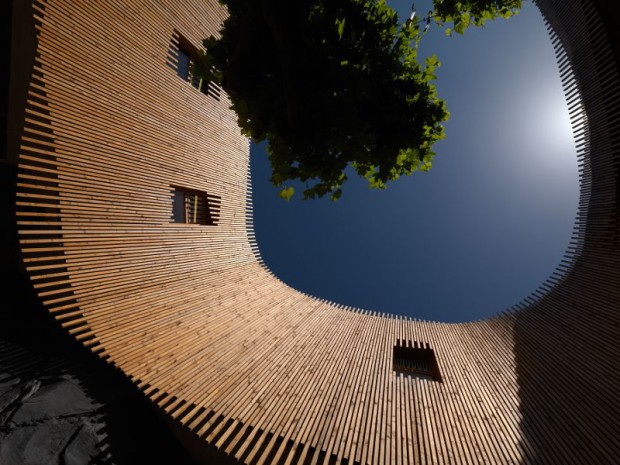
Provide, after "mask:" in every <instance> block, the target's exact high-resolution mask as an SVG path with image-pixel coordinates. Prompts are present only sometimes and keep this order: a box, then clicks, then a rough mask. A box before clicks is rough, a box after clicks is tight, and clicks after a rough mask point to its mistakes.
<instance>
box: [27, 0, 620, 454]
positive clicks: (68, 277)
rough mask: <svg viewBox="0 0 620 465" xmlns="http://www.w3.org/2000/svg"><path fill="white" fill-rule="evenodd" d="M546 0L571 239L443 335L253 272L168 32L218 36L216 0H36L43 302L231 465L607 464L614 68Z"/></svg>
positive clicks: (251, 252) (590, 30)
mask: <svg viewBox="0 0 620 465" xmlns="http://www.w3.org/2000/svg"><path fill="white" fill-rule="evenodd" d="M539 3H540V5H541V9H542V10H543V12H544V13H545V15H546V17H547V18H548V21H549V27H550V33H551V37H552V41H553V43H554V45H555V47H556V51H557V54H558V59H559V66H560V71H561V73H562V78H563V82H564V85H565V90H566V93H567V98H568V101H569V104H570V106H571V112H572V119H573V126H574V128H575V131H576V139H577V143H578V144H579V145H578V147H579V156H580V170H581V174H582V180H581V182H582V196H581V204H580V210H579V214H578V217H577V222H576V229H575V234H574V241H573V243H572V244H571V247H570V249H569V250H568V251H567V255H566V258H565V260H564V261H563V262H562V263H561V264H560V265H559V267H558V270H557V271H556V272H555V273H554V274H553V275H552V276H551V277H550V280H549V281H548V282H547V283H544V284H543V285H542V287H541V288H540V289H539V290H537V291H536V292H534V293H533V294H532V296H530V297H528V298H526V299H525V300H524V301H523V303H521V304H519V305H518V306H516V307H515V308H513V309H509V310H508V311H506V312H504V313H503V314H501V315H498V316H497V317H493V318H490V319H488V320H484V321H479V322H472V323H467V324H458V325H455V324H443V323H434V322H426V321H418V320H412V319H404V318H401V317H393V316H389V315H383V314H377V313H376V312H369V311H363V310H359V309H353V308H348V307H345V306H342V305H338V304H334V303H331V302H326V301H324V300H321V299H317V298H314V297H312V296H308V295H304V294H302V293H300V292H297V291H295V290H293V289H291V288H290V287H288V286H287V285H285V284H284V283H282V282H281V281H280V280H278V279H277V277H275V276H273V274H272V273H270V272H269V270H268V269H266V268H265V266H264V265H263V263H262V261H261V260H260V256H259V251H258V248H257V246H256V244H255V241H254V235H253V232H252V225H251V222H252V211H251V188H250V186H249V177H248V166H249V163H248V153H249V151H248V142H247V140H246V139H244V138H243V137H242V136H241V135H240V134H239V130H238V129H237V127H236V123H235V116H234V114H233V113H232V112H231V111H230V110H229V109H228V106H229V104H230V102H229V101H228V100H227V98H226V96H225V95H223V94H222V95H221V98H220V100H219V101H218V100H216V99H214V98H212V97H210V96H208V95H205V94H203V93H201V92H200V91H198V90H197V89H196V88H194V87H193V86H192V85H191V83H189V82H186V81H185V80H183V79H181V78H180V77H179V76H178V75H177V73H176V71H175V69H173V68H174V67H171V66H168V65H167V63H169V60H170V58H169V50H170V46H171V45H170V44H171V43H174V41H175V40H177V41H178V37H179V35H181V36H182V37H183V38H184V40H187V41H189V42H190V43H191V44H193V45H194V46H195V47H199V46H200V43H201V40H202V38H204V37H206V36H208V35H210V34H215V33H216V32H217V29H218V26H219V24H220V23H221V21H222V20H223V18H224V17H225V12H224V11H223V9H222V8H221V7H220V6H219V4H217V2H215V1H206V2H205V1H200V0H184V1H181V0H131V1H129V0H108V1H93V2H75V1H70V0H40V1H39V0H36V1H34V2H33V14H34V16H35V18H36V22H37V38H38V49H37V58H36V64H35V68H34V70H33V74H32V80H31V84H30V93H29V100H28V106H27V119H26V122H25V135H24V137H23V145H22V150H21V164H20V168H19V169H20V174H19V186H18V188H19V194H18V195H19V197H18V219H19V228H20V238H21V247H22V254H23V258H24V262H25V264H26V266H27V268H28V272H29V274H30V276H31V278H32V281H33V283H34V286H35V288H36V289H37V291H38V293H39V296H40V297H41V299H42V300H43V301H44V302H45V304H46V305H47V307H48V308H49V310H50V312H51V313H52V314H53V315H54V316H55V317H56V318H57V319H58V322H59V324H61V325H62V326H63V327H64V328H65V329H66V330H67V331H68V332H69V333H71V334H73V335H74V336H75V337H76V338H77V339H78V340H80V341H82V342H83V343H84V344H85V345H86V346H88V347H90V348H91V349H92V351H93V352H94V353H96V354H98V355H99V356H100V357H102V358H104V359H106V360H107V361H108V362H109V363H112V364H114V365H115V366H118V367H119V368H120V369H121V370H122V371H123V372H124V373H126V374H127V376H128V377H130V378H131V379H132V380H133V381H134V382H135V384H136V385H137V386H138V388H139V389H141V390H142V391H143V392H144V394H145V395H147V396H148V397H149V398H151V399H152V400H153V402H155V403H156V404H157V405H158V406H159V407H160V408H161V409H163V410H164V411H165V412H166V413H167V415H169V416H170V418H172V419H173V420H174V421H176V422H179V423H180V424H182V425H184V426H185V427H186V428H187V429H188V430H190V431H192V432H193V433H195V434H196V435H198V436H199V437H201V438H202V439H203V440H204V441H206V442H208V443H209V444H212V445H215V446H216V447H217V448H218V449H220V450H221V451H223V452H224V453H226V454H228V455H229V456H231V457H235V458H236V459H238V460H239V462H241V463H248V464H271V463H274V464H291V463H303V464H310V463H313V464H314V463H323V464H328V463H329V464H332V463H334V464H335V463H342V464H357V463H359V464H386V463H416V464H417V463H420V464H438V463H467V464H478V463H493V464H495V463H605V461H607V462H608V463H612V461H613V458H614V457H617V456H618V455H617V453H618V452H619V449H620V447H619V440H618V435H617V434H616V433H617V432H618V431H620V425H618V418H619V417H620V405H619V401H618V398H617V395H613V394H614V393H616V394H617V388H616V386H617V385H618V381H619V380H618V376H619V375H618V371H617V370H615V369H614V368H615V366H616V364H617V362H618V358H619V357H618V352H619V351H618V344H617V341H618V316H617V310H618V306H619V303H620V291H619V289H620V286H619V285H618V284H619V283H620V274H619V272H618V271H619V266H618V265H619V263H620V260H619V251H620V236H619V233H618V231H619V228H618V207H617V199H616V197H615V192H616V186H617V179H618V163H619V162H618V126H619V122H618V121H619V119H618V117H617V115H618V106H619V93H618V76H617V74H616V71H615V67H613V66H607V64H606V60H609V57H608V53H609V50H608V48H607V45H606V41H605V36H604V29H603V28H602V27H600V25H599V24H598V22H597V19H596V14H595V11H594V10H593V9H592V8H591V6H589V2H583V4H584V5H585V6H582V4H581V2H578V1H571V2H564V1H559V0H558V1H555V0H539ZM575 77H576V78H575ZM173 187H177V188H184V189H188V190H194V191H200V192H207V193H209V195H213V196H215V197H214V198H218V199H219V219H218V222H217V224H215V225H199V224H181V223H174V222H172V221H171V218H172V203H173V198H172V197H173ZM402 341H405V342H402ZM409 341H417V342H418V343H420V344H423V345H424V346H425V347H426V345H428V347H429V348H431V349H433V351H434V354H435V356H436V359H437V365H438V369H439V372H440V379H441V382H437V381H431V380H429V379H426V378H424V377H416V376H413V375H410V374H407V373H404V372H403V371H402V370H400V371H395V370H394V367H393V348H394V346H395V345H398V344H405V345H411V344H412V342H409ZM577 366H579V367H581V368H579V370H580V371H579V374H577V373H576V370H577V369H578V368H576V367H577ZM584 397H585V398H584ZM580 400H581V402H582V404H581V405H582V409H581V411H580V413H581V414H580V415H578V416H575V410H576V405H575V402H579V401H580ZM571 402H572V404H571ZM540 412H544V414H539V413H540ZM571 457H575V461H572V462H571V460H570V458H571ZM567 460H568V461H567Z"/></svg>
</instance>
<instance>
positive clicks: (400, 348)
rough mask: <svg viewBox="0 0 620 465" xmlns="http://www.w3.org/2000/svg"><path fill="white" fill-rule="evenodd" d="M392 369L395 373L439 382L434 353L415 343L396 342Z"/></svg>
mask: <svg viewBox="0 0 620 465" xmlns="http://www.w3.org/2000/svg"><path fill="white" fill-rule="evenodd" d="M392 365H393V369H394V371H395V372H397V373H403V374H406V375H411V376H415V377H416V378H422V379H428V380H431V381H439V382H441V381H442V380H441V374H440V373H439V366H438V365H437V359H436V358H435V351H434V350H433V349H431V348H430V346H429V344H428V342H427V343H426V344H423V343H420V342H417V341H413V342H412V341H401V340H398V341H397V343H396V345H395V346H394V354H393V362H392Z"/></svg>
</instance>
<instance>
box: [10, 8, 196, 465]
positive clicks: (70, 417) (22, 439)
mask: <svg viewBox="0 0 620 465" xmlns="http://www.w3.org/2000/svg"><path fill="white" fill-rule="evenodd" d="M0 37H1V38H2V40H3V43H4V44H5V46H3V47H2V48H1V50H2V55H1V56H0V73H1V81H0V99H1V100H0V147H1V156H0V218H1V219H2V221H1V223H0V257H1V261H0V264H1V265H0V266H1V268H0V277H1V281H0V282H1V283H2V284H1V286H0V288H2V290H3V294H4V298H3V302H4V303H3V304H2V305H1V306H0V463H2V465H22V464H24V463H56V460H58V463H65V462H61V461H60V460H65V461H67V460H68V462H67V463H76V462H71V460H74V461H75V460H78V462H77V463H80V462H79V460H81V459H84V460H86V457H90V460H92V463H118V464H142V463H160V462H161V461H163V462H165V463H175V464H176V463H179V464H190V463H194V462H193V461H192V460H191V458H190V457H189V455H188V454H187V453H186V451H185V450H184V449H183V448H182V447H181V446H180V445H179V443H178V442H177V440H176V439H175V438H174V436H173V435H172V433H171V432H170V431H169V430H168V429H167V427H166V426H165V424H164V423H163V422H162V421H161V420H160V419H159V418H158V417H157V415H156V414H155V412H154V411H153V409H152V407H151V406H150V405H149V404H148V403H147V402H146V400H145V398H144V396H143V395H142V394H141V393H140V392H139V391H138V390H137V389H136V388H135V387H134V386H133V385H132V383H131V382H130V381H129V380H128V379H127V378H126V377H125V376H124V375H122V374H121V373H120V372H119V371H118V370H116V369H114V368H113V367H112V366H110V365H107V364H105V363H104V362H103V361H102V360H100V359H98V358H97V357H95V356H94V355H93V354H91V353H90V352H89V351H88V350H86V349H85V348H84V347H83V346H82V345H81V344H79V343H77V342H76V341H75V339H73V338H72V337H70V336H69V335H68V334H67V333H66V332H64V331H62V330H61V328H60V326H59V325H58V324H57V323H56V322H55V321H54V320H53V318H52V317H51V315H50V314H49V312H48V311H47V310H46V309H45V308H44V307H43V305H42V304H41V302H40V299H39V298H38V297H37V296H36V294H35V292H34V290H33V288H32V284H31V282H30V279H29V277H28V276H27V275H26V273H25V271H24V268H23V265H22V263H21V257H20V253H19V244H18V236H17V225H16V216H15V202H16V195H15V192H16V180H17V172H18V167H17V160H18V156H19V147H20V140H21V137H22V132H23V126H24V117H25V109H26V97H27V91H28V86H29V82H30V76H31V72H32V66H33V64H34V58H35V50H36V38H35V29H34V21H33V18H32V3H31V2H29V1H26V0H13V1H5V2H0ZM69 391H70V392H71V393H72V394H71V395H72V396H74V397H70V396H69V395H68V394H67V392H69ZM87 399H89V400H88V401H87ZM83 403H86V404H88V405H87V407H88V408H89V409H90V410H84V406H83V405H82V404H83ZM80 409H81V410H80ZM26 412H28V413H26ZM29 418H30V419H33V418H34V419H36V421H30V420H29ZM95 438H96V442H97V443H96V444H93V443H92V441H93V440H94V439H95ZM48 440H49V441H48ZM53 443H57V444H58V443H59V444H64V446H63V447H59V448H58V447H56V446H55V445H54V444H53ZM57 444H56V445H57ZM33 454H34V455H33ZM36 454H39V455H38V456H37V455H36ZM93 454H94V455H93ZM37 457H38V458H37ZM32 460H34V461H35V462H32ZM37 460H38V462H36V461H37ZM50 460H54V462H51V461H50ZM84 463H86V462H84Z"/></svg>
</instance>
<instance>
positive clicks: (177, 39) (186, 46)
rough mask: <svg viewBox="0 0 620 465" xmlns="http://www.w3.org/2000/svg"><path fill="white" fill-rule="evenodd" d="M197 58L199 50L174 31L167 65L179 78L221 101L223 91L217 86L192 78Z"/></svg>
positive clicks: (195, 77)
mask: <svg viewBox="0 0 620 465" xmlns="http://www.w3.org/2000/svg"><path fill="white" fill-rule="evenodd" d="M197 56H198V48H196V47H195V46H194V45H192V43H191V42H189V41H188V40H187V39H186V38H185V37H183V36H182V35H181V34H179V33H178V32H177V31H174V32H173V34H172V39H170V47H169V48H168V57H167V59H166V64H167V65H168V66H169V67H170V68H172V69H173V70H174V71H175V72H176V73H177V76H179V77H180V78H181V79H183V80H184V81H187V82H189V83H190V84H191V85H192V87H194V88H195V89H197V90H199V91H200V92H202V93H203V94H205V95H208V96H210V97H213V98H214V99H215V100H217V101H219V100H220V96H221V93H222V90H221V88H220V87H219V86H218V85H217V84H215V83H213V82H210V81H209V82H208V81H205V80H204V79H202V78H199V77H197V76H192V65H193V64H194V62H195V61H196V57H197Z"/></svg>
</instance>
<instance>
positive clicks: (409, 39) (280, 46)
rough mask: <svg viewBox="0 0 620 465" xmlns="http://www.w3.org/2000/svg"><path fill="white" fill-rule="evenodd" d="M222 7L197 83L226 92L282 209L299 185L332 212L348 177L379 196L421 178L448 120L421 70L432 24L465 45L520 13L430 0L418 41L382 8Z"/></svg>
mask: <svg viewBox="0 0 620 465" xmlns="http://www.w3.org/2000/svg"><path fill="white" fill-rule="evenodd" d="M221 1H222V3H224V4H225V5H226V6H227V8H228V12H229V16H228V18H227V19H226V21H225V22H224V25H223V28H222V30H221V37H220V38H215V37H210V38H208V39H206V40H205V41H204V45H205V47H206V49H207V53H206V54H205V55H202V59H201V60H199V61H198V62H197V64H196V66H195V69H194V72H195V73H197V74H200V75H202V76H203V77H204V78H206V79H209V80H215V81H216V82H217V83H219V84H220V85H221V86H222V87H223V89H224V90H225V91H226V93H227V94H228V95H229V97H230V99H231V102H232V108H233V109H234V110H235V112H236V113H237V117H238V123H239V126H240V127H241V130H242V132H243V133H244V134H245V135H247V136H249V137H251V138H252V139H253V140H255V141H263V140H266V141H267V142H268V148H267V151H268V154H269V160H270V163H271V168H272V175H271V181H272V183H273V184H275V185H276V186H280V187H281V190H280V196H281V197H283V198H285V199H288V198H290V197H291V195H293V192H294V190H293V187H292V186H291V185H290V183H291V182H292V181H293V180H300V181H302V182H303V183H305V185H306V188H305V189H304V191H303V197H304V198H315V197H322V196H325V195H329V196H331V198H332V199H334V200H335V199H338V198H339V197H340V196H341V194H342V185H343V183H344V182H345V181H346V180H347V175H346V173H345V169H346V168H347V167H349V166H350V167H352V168H353V169H354V170H355V172H356V173H357V174H358V175H360V176H363V177H364V178H366V179H367V180H368V183H369V185H370V187H374V188H379V189H383V188H385V187H386V184H387V183H388V182H389V181H391V180H395V179H397V178H399V177H400V176H402V175H410V174H412V173H413V172H415V171H418V170H420V171H426V170H428V169H430V167H431V164H432V160H433V156H434V152H433V150H432V147H433V144H434V143H435V142H436V141H437V140H439V139H442V138H443V137H444V127H443V126H442V123H443V122H445V121H446V120H447V119H448V116H449V114H448V112H447V110H446V105H445V102H443V101H442V100H441V99H439V98H438V96H437V93H436V89H435V86H434V84H433V81H434V80H435V79H436V76H435V70H436V68H437V67H438V66H440V63H439V60H438V59H437V57H436V56H435V55H433V56H431V57H429V58H426V59H425V60H424V62H423V63H419V62H418V44H419V42H420V39H421V37H422V34H423V32H424V31H425V30H426V29H427V28H428V23H430V21H431V18H432V19H433V20H434V21H435V22H436V23H438V24H440V25H444V24H446V23H452V24H453V28H454V31H456V32H459V33H462V32H463V30H464V29H465V28H466V27H467V26H469V25H482V24H483V23H484V22H485V21H486V20H487V19H493V18H494V17H496V16H509V15H510V14H512V13H513V12H514V11H516V9H517V8H518V7H520V0H503V1H501V2H497V1H487V0H470V1H458V2H457V1H454V0H445V1H443V2H441V1H440V0H439V1H438V2H436V4H435V10H434V11H432V12H429V15H427V17H426V21H427V26H426V27H425V28H424V29H421V26H424V24H423V23H424V19H422V18H418V17H415V15H412V17H411V18H410V19H408V20H407V21H405V22H404V23H399V20H398V17H397V15H396V12H395V11H394V10H393V9H391V8H390V7H388V6H387V4H386V2H385V0H295V1H290V0H221ZM500 3H501V4H500ZM450 32H451V30H448V33H450Z"/></svg>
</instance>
